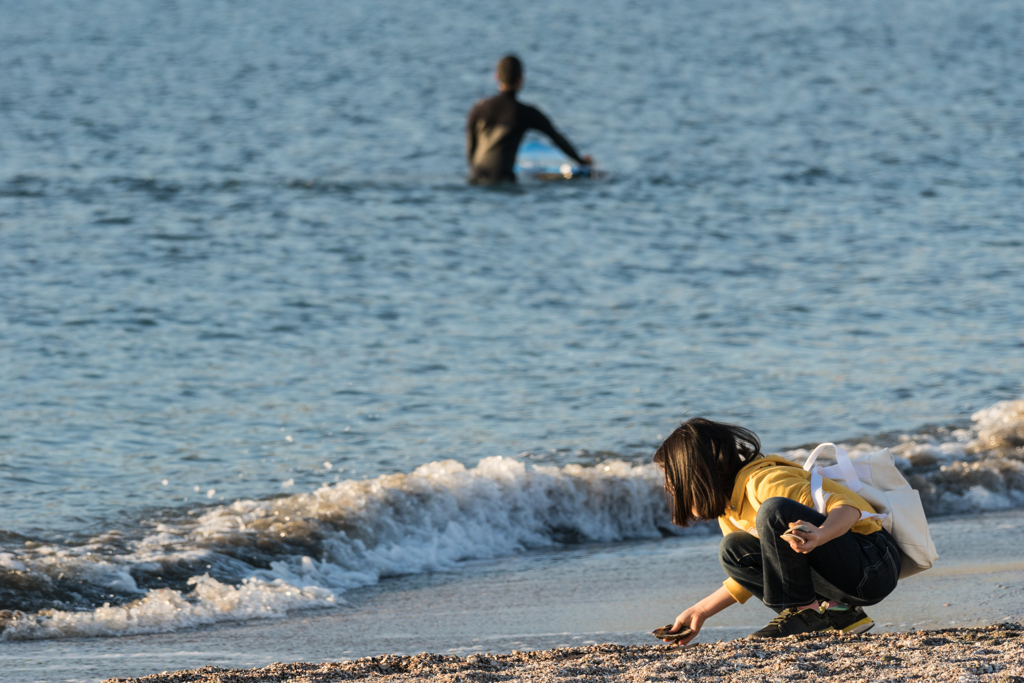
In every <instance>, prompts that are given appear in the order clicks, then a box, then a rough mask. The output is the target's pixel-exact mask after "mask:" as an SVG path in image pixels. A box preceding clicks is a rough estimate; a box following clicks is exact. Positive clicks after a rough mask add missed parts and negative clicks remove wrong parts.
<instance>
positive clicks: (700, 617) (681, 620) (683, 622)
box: [665, 607, 707, 647]
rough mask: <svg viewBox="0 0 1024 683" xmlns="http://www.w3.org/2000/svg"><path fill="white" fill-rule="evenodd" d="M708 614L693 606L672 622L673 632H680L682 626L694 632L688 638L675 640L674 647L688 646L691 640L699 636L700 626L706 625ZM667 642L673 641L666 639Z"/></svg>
mask: <svg viewBox="0 0 1024 683" xmlns="http://www.w3.org/2000/svg"><path fill="white" fill-rule="evenodd" d="M706 619H707V616H706V615H705V614H704V613H703V612H701V611H700V610H699V609H697V608H696V607H691V608H689V609H687V610H685V611H684V612H683V613H682V614H680V615H679V616H678V617H676V621H675V623H674V624H672V633H678V632H679V630H680V629H682V628H689V629H690V630H691V631H692V633H691V634H690V635H689V637H687V638H681V639H679V640H677V641H675V642H674V643H673V644H672V646H673V647H686V646H687V645H689V644H690V641H691V640H693V639H694V638H696V637H697V634H698V633H700V627H701V626H703V625H704V621H705V620H706ZM665 642H666V643H671V642H672V641H671V640H665Z"/></svg>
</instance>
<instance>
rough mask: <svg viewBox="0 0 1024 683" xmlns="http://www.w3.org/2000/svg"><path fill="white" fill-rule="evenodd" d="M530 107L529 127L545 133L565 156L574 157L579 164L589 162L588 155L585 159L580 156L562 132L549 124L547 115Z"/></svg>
mask: <svg viewBox="0 0 1024 683" xmlns="http://www.w3.org/2000/svg"><path fill="white" fill-rule="evenodd" d="M531 109H532V112H531V113H532V114H533V116H532V119H533V120H532V121H531V122H530V124H531V125H530V128H534V129H536V130H539V131H540V132H541V133H544V135H547V136H548V137H549V138H551V142H553V143H555V145H556V146H557V147H558V149H560V150H562V151H563V152H565V154H566V156H568V157H569V158H571V159H575V160H576V161H578V162H580V163H581V164H588V163H590V162H589V160H588V159H589V157H588V158H587V159H585V158H583V157H581V156H580V155H579V154H578V153H577V152H576V148H575V147H573V146H572V143H571V142H569V141H568V140H566V139H565V138H564V137H562V134H561V133H559V132H558V131H557V130H555V127H554V126H553V125H551V121H549V120H548V117H546V116H544V114H542V113H540V111H538V110H537V109H533V108H532V107H531Z"/></svg>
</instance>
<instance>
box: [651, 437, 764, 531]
mask: <svg viewBox="0 0 1024 683" xmlns="http://www.w3.org/2000/svg"><path fill="white" fill-rule="evenodd" d="M760 455H761V440H760V439H758V438H757V434H754V432H752V431H750V430H749V429H744V428H743V427H737V426H735V425H730V424H724V423H722V422H712V421H711V420H706V419H704V418H702V417H695V418H693V419H690V420H687V421H686V422H684V423H683V424H681V425H679V427H678V428H676V430H675V431H674V432H672V433H671V434H670V435H669V437H668V438H667V439H665V442H664V443H662V444H661V447H660V448H658V450H657V452H655V454H654V462H655V463H657V464H658V465H659V466H660V467H661V469H662V471H663V472H664V473H665V492H666V495H667V496H668V498H669V507H670V508H671V509H672V523H673V524H678V525H679V526H689V525H690V524H692V523H693V522H695V521H696V520H698V519H716V518H718V517H721V516H722V515H723V514H725V511H726V510H727V509H728V508H729V502H730V499H731V498H732V487H733V483H734V482H735V481H736V473H737V472H739V471H740V468H742V467H743V466H744V465H745V464H747V463H748V462H750V460H751V459H752V458H756V457H758V456H760Z"/></svg>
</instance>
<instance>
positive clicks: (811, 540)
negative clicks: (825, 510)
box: [782, 521, 822, 555]
mask: <svg viewBox="0 0 1024 683" xmlns="http://www.w3.org/2000/svg"><path fill="white" fill-rule="evenodd" d="M782 538H783V539H785V540H787V541H789V547H790V548H792V549H793V550H795V551H796V552H798V553H802V554H804V555H806V554H807V553H809V552H811V551H812V550H814V549H815V548H817V547H818V546H819V545H821V544H822V537H821V529H819V528H818V527H816V526H814V525H813V524H811V523H810V522H803V521H799V522H790V523H789V531H787V532H786V533H784V534H782Z"/></svg>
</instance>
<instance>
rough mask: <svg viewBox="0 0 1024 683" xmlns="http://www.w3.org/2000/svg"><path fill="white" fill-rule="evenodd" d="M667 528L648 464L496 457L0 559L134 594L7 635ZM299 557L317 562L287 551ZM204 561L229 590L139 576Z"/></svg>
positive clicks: (171, 616)
mask: <svg viewBox="0 0 1024 683" xmlns="http://www.w3.org/2000/svg"><path fill="white" fill-rule="evenodd" d="M668 524H669V520H668V518H667V511H666V509H665V504H664V497H663V494H662V489H661V480H660V476H659V474H658V473H657V470H656V469H655V468H654V467H653V466H651V465H648V466H640V467H637V466H631V465H629V464H627V463H623V462H618V461H611V462H606V463H604V464H602V465H600V466H597V467H581V466H579V465H568V466H565V467H562V468H556V467H533V466H528V465H525V464H524V463H522V462H520V461H517V460H514V459H510V458H501V457H494V458H487V459H485V460H483V461H481V462H480V463H479V464H478V465H477V466H476V467H474V468H471V469H467V468H466V467H464V466H463V465H461V464H459V463H456V462H454V461H445V462H435V463H430V464H428V465H424V466H422V467H420V468H418V469H417V470H415V471H414V472H412V473H411V474H393V475H387V476H382V477H378V478H376V479H372V480H367V481H345V482H341V483H339V484H336V485H333V486H324V487H322V488H320V489H318V490H316V491H314V492H312V493H301V494H297V495H293V496H289V497H285V498H277V499H273V500H263V501H257V500H241V501H236V502H234V503H232V504H230V505H224V506H218V507H214V508H211V509H210V510H208V511H207V512H206V513H205V514H204V515H202V516H201V517H199V518H198V519H196V520H194V522H192V523H188V524H186V523H181V524H177V525H171V524H163V525H159V526H157V528H156V529H155V532H154V533H152V534H150V535H148V536H146V537H144V538H142V539H140V540H139V541H137V542H135V543H133V544H131V548H130V550H129V552H126V553H122V554H108V555H105V556H102V557H101V556H98V555H97V554H93V553H88V552H87V553H82V552H75V551H72V550H69V549H63V550H57V549H55V548H38V549H36V551H35V552H32V553H26V555H25V556H23V557H22V558H17V559H16V558H14V557H13V556H8V555H4V556H0V562H2V563H3V565H2V566H4V567H8V568H10V569H11V570H14V571H19V572H21V573H22V574H26V575H32V576H33V578H35V579H36V580H44V581H50V582H52V580H53V579H54V578H56V577H57V576H58V574H60V575H67V574H69V573H71V574H74V575H75V576H76V578H77V579H78V580H82V581H85V582H87V583H88V584H90V585H91V586H94V587H102V588H103V589H104V590H107V589H109V590H111V591H116V592H117V593H119V594H121V595H123V594H125V593H137V594H139V598H138V599H136V600H133V601H130V602H128V603H126V604H122V605H118V606H110V605H104V606H101V607H96V608H94V609H91V610H89V611H70V610H54V609H47V610H41V611H38V612H36V613H33V614H21V613H16V614H13V615H10V616H8V617H7V619H6V621H7V623H6V628H5V630H4V631H3V634H2V636H0V638H3V639H8V640H17V639H31V638H52V637H69V636H96V635H126V634H131V633H148V632H155V631H166V630H172V629H176V628H181V627H186V626H195V625H199V624H208V623H213V622H217V621H224V620H233V619H252V618H266V617H275V616H281V615H283V614H285V613H286V612H287V611H288V610H295V609H306V608H314V607H324V606H329V605H333V604H337V603H338V602H339V601H340V598H339V596H340V594H341V593H343V592H344V591H345V590H347V589H351V588H355V587H359V586H365V585H369V584H373V583H375V582H377V581H378V580H379V579H380V578H382V577H386V576H395V575H400V574H409V573H419V572H426V571H435V570H441V569H447V568H450V567H452V566H454V565H455V563H457V562H459V561H460V560H464V559H482V558H492V557H498V556H503V555H508V554H511V553H515V552H519V551H522V550H524V549H527V548H540V547H550V546H553V545H556V544H558V543H559V542H561V541H564V540H586V541H617V540H623V539H628V538H650V537H657V536H659V535H660V533H661V532H660V531H659V528H662V527H666V526H668ZM274 546H277V547H276V548H275V547H274ZM292 546H298V547H300V548H306V549H309V550H313V551H315V552H310V553H307V554H303V553H301V552H293V551H291V550H290V548H291V547H292ZM239 548H241V549H257V548H262V549H263V551H262V552H264V557H265V558H269V561H267V562H266V563H265V564H266V566H264V567H255V566H253V565H250V564H247V563H246V562H244V561H242V560H240V559H238V558H237V557H232V555H231V552H232V551H233V550H237V549H239ZM267 548H270V550H269V552H268V551H267V550H266V549H267ZM314 555H315V557H314ZM204 562H209V563H210V564H208V565H206V566H207V567H211V566H213V567H216V568H217V569H219V570H220V571H221V572H222V573H229V574H232V579H233V581H232V583H225V582H224V581H221V580H217V579H215V578H212V577H211V576H209V575H207V574H203V575H199V576H194V577H192V578H191V579H189V581H188V583H189V585H190V587H191V590H188V591H181V590H174V589H171V588H157V589H151V590H148V591H146V590H142V589H140V588H138V586H137V584H136V581H135V579H134V578H133V574H132V573H131V572H133V571H135V572H138V571H148V572H150V573H153V572H159V571H161V569H160V568H161V567H174V566H179V565H180V564H181V563H191V565H198V566H203V563H204ZM232 584H234V585H232Z"/></svg>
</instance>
